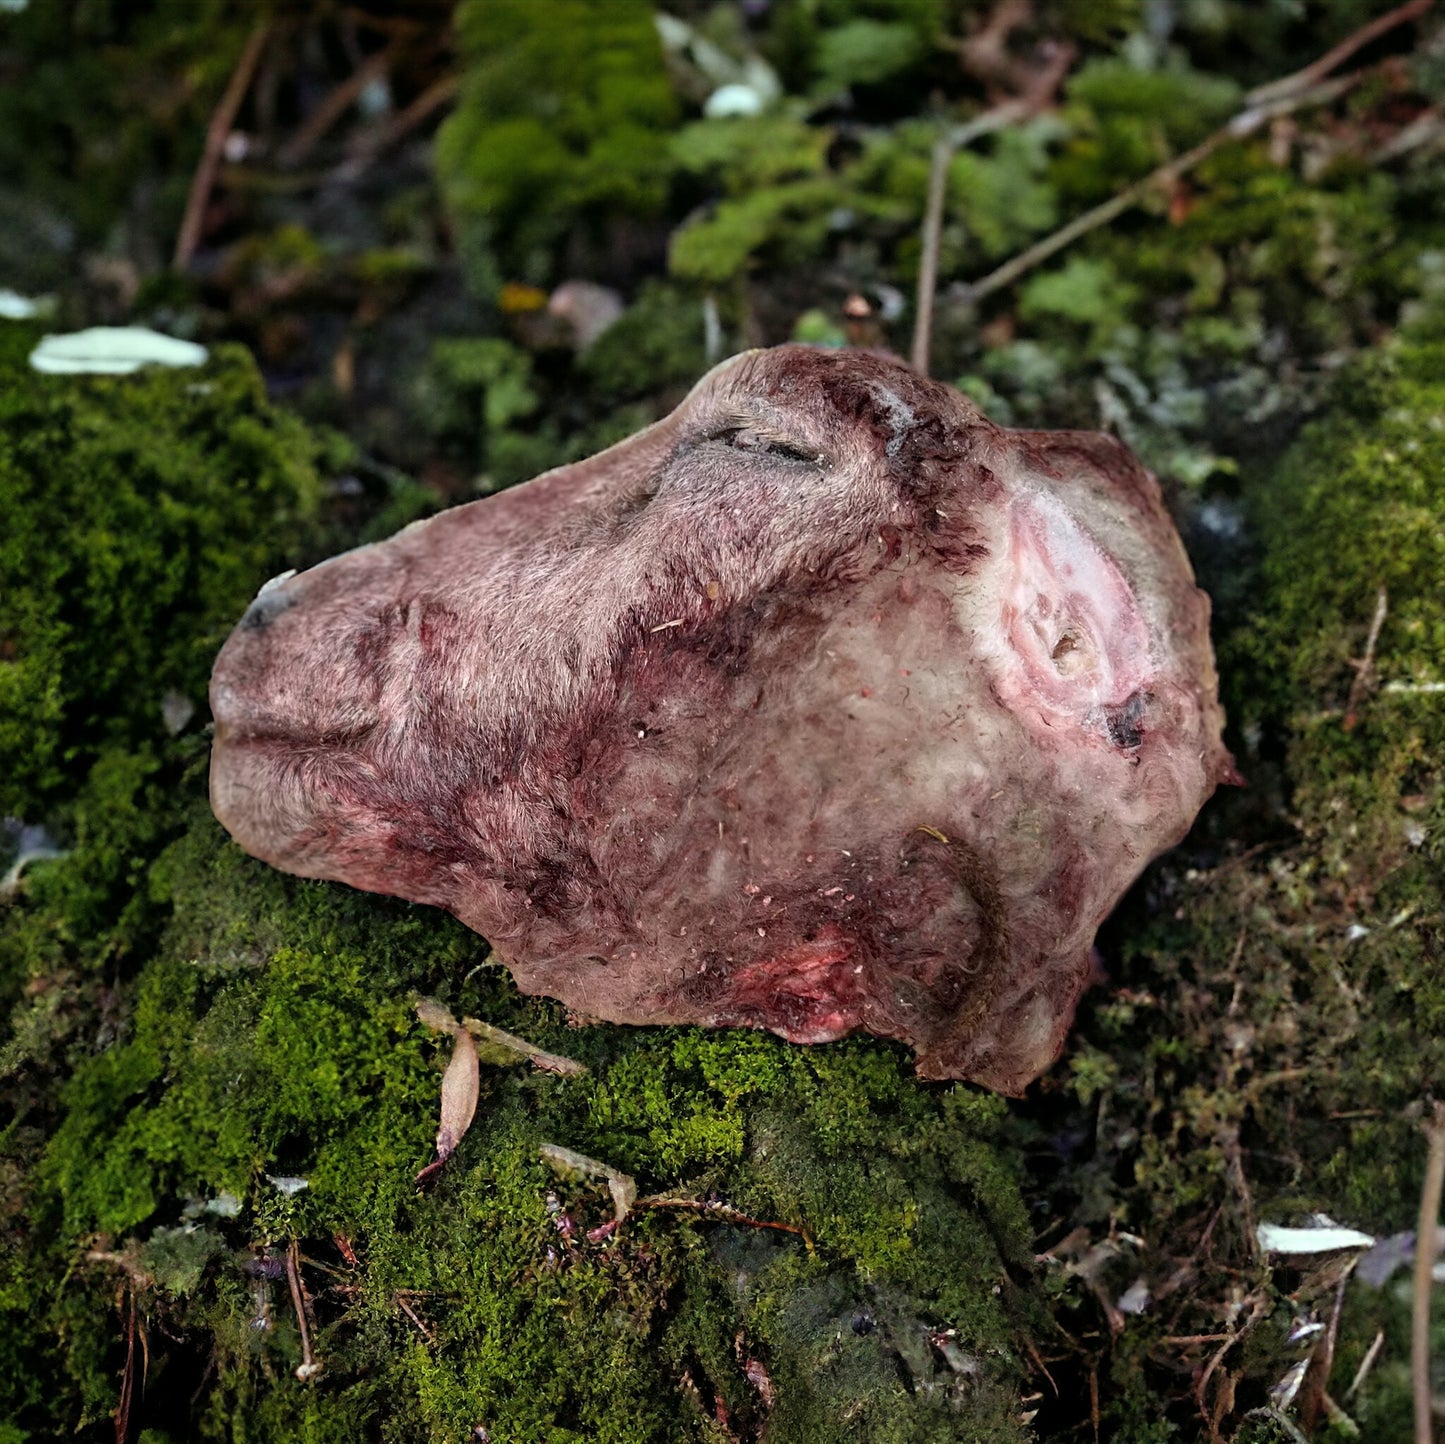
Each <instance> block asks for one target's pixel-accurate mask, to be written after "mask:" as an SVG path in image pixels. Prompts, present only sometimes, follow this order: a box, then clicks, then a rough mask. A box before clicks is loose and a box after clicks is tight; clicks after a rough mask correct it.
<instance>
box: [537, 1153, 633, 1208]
mask: <svg viewBox="0 0 1445 1444" xmlns="http://www.w3.org/2000/svg"><path fill="white" fill-rule="evenodd" d="M538 1152H539V1153H540V1154H541V1158H542V1162H543V1163H547V1164H550V1165H551V1166H552V1167H553V1168H554V1169H555V1170H556V1171H557V1172H558V1173H561V1174H568V1173H580V1174H581V1175H582V1176H583V1177H584V1178H601V1179H605V1180H606V1182H607V1191H608V1193H610V1194H611V1195H612V1207H613V1209H614V1210H615V1212H616V1214H617V1222H618V1223H619V1224H620V1223H623V1222H624V1221H625V1220H626V1218H627V1215H628V1214H629V1213H630V1212H631V1211H632V1205H633V1204H634V1203H636V1202H637V1183H636V1180H635V1179H634V1178H633V1177H632V1175H631V1174H629V1173H623V1172H622V1170H621V1169H620V1168H613V1167H612V1166H611V1164H607V1163H601V1162H599V1161H598V1160H597V1159H595V1158H588V1157H587V1155H586V1154H585V1153H578V1152H576V1151H575V1150H573V1149H571V1148H564V1147H563V1146H562V1145H561V1144H560V1143H544V1144H543V1145H542V1146H541V1148H540V1149H539V1150H538Z"/></svg>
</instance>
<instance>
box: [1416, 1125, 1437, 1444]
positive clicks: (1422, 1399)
mask: <svg viewBox="0 0 1445 1444" xmlns="http://www.w3.org/2000/svg"><path fill="white" fill-rule="evenodd" d="M1425 1137H1426V1139H1427V1141H1428V1143H1429V1148H1430V1151H1429V1153H1428V1154H1427V1156H1426V1159H1425V1186H1424V1187H1423V1188H1422V1189H1421V1190H1420V1222H1419V1224H1418V1225H1417V1227H1416V1229H1415V1305H1414V1309H1413V1311H1412V1316H1411V1329H1410V1374H1411V1378H1412V1380H1413V1381H1414V1391H1415V1444H1433V1440H1434V1438H1435V1426H1434V1420H1433V1418H1432V1409H1431V1404H1430V1294H1431V1289H1432V1285H1433V1284H1434V1270H1435V1259H1436V1256H1437V1255H1438V1254H1439V1252H1440V1236H1439V1228H1440V1193H1441V1189H1442V1188H1445V1104H1441V1103H1436V1104H1435V1105H1434V1107H1433V1110H1432V1113H1431V1117H1430V1121H1429V1122H1428V1123H1426V1125H1425Z"/></svg>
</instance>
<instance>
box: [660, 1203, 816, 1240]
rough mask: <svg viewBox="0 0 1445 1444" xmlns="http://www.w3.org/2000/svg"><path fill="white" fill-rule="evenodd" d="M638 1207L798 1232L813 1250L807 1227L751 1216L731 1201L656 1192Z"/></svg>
mask: <svg viewBox="0 0 1445 1444" xmlns="http://www.w3.org/2000/svg"><path fill="white" fill-rule="evenodd" d="M637 1207H638V1208H639V1209H643V1208H684V1209H687V1210H688V1211H689V1212H690V1213H706V1214H710V1215H712V1217H714V1218H721V1219H726V1220H727V1222H728V1223H736V1224H741V1225H742V1226H743V1227H744V1228H773V1229H777V1230H778V1231H779V1232H780V1233H791V1234H796V1235H797V1236H798V1237H799V1238H800V1239H802V1240H803V1242H804V1243H805V1244H806V1245H807V1248H808V1252H809V1253H812V1251H813V1236H812V1234H810V1233H809V1232H808V1230H807V1229H805V1228H801V1227H799V1226H798V1225H797V1224H795V1223H774V1222H771V1221H770V1220H768V1219H765V1218H751V1217H749V1215H747V1214H745V1213H744V1212H743V1211H742V1210H741V1209H737V1208H734V1207H733V1206H732V1204H730V1203H708V1202H706V1201H705V1200H703V1199H701V1198H671V1197H668V1196H667V1195H665V1194H654V1195H653V1197H651V1198H639V1199H638V1200H637Z"/></svg>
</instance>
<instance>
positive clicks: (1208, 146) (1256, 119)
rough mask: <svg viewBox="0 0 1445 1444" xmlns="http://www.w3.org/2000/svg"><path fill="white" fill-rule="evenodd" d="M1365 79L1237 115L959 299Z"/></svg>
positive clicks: (1003, 280) (988, 288) (1002, 282)
mask: <svg viewBox="0 0 1445 1444" xmlns="http://www.w3.org/2000/svg"><path fill="white" fill-rule="evenodd" d="M1364 75H1365V72H1357V73H1355V74H1352V75H1346V76H1341V77H1340V79H1338V80H1332V81H1327V82H1326V83H1325V84H1323V85H1319V86H1316V87H1315V88H1314V89H1313V90H1309V91H1305V92H1303V93H1302V94H1300V95H1295V96H1290V97H1288V98H1286V99H1284V100H1281V101H1277V102H1271V103H1269V104H1266V105H1261V106H1252V107H1250V108H1249V109H1247V110H1242V111H1240V113H1239V114H1238V115H1236V116H1235V117H1234V119H1233V120H1231V121H1230V122H1229V123H1228V124H1227V125H1223V126H1221V127H1220V128H1219V129H1218V130H1216V131H1215V132H1214V134H1213V135H1211V136H1208V137H1206V138H1205V139H1204V140H1202V141H1200V142H1199V144H1198V145H1196V146H1195V147H1194V148H1193V149H1192V150H1187V151H1185V152H1184V154H1183V155H1179V156H1175V157H1174V159H1173V160H1168V161H1165V162H1164V164H1163V165H1161V166H1158V167H1156V168H1155V169H1154V170H1152V171H1150V172H1149V174H1148V175H1146V176H1144V177H1143V178H1142V179H1141V180H1137V181H1135V182H1134V183H1133V184H1132V185H1128V186H1125V187H1124V189H1123V190H1121V191H1120V192H1119V193H1118V194H1117V195H1114V196H1111V197H1110V198H1109V199H1108V200H1106V201H1102V202H1101V203H1100V204H1099V205H1097V206H1095V207H1094V208H1093V210H1091V211H1085V212H1084V214H1083V215H1081V216H1076V217H1075V218H1074V219H1073V220H1071V221H1070V222H1069V223H1068V224H1067V225H1066V226H1062V227H1060V228H1059V229H1058V230H1057V231H1055V232H1054V233H1053V235H1051V236H1045V237H1044V238H1043V240H1041V241H1036V242H1035V243H1034V244H1033V245H1032V246H1029V247H1028V248H1027V249H1026V250H1023V251H1020V252H1019V254H1018V255H1017V256H1015V257H1014V258H1013V259H1012V260H1011V261H1005V262H1004V263H1003V265H1001V266H999V267H998V268H997V269H996V270H993V271H990V272H989V273H988V275H986V276H984V277H983V278H982V279H981V280H978V281H973V282H971V283H965V284H964V285H962V286H960V287H959V288H958V295H959V297H960V299H962V300H964V301H966V302H968V303H969V304H975V303H977V302H979V301H981V300H982V299H983V298H984V297H985V296H991V295H992V294H993V293H994V292H995V291H1000V290H1002V289H1003V288H1004V287H1005V286H1009V285H1012V284H1013V282H1015V281H1016V280H1018V278H1019V277H1020V276H1022V275H1025V274H1027V273H1028V272H1029V271H1032V270H1033V269H1034V268H1035V267H1036V266H1039V265H1042V264H1043V262H1045V261H1047V260H1049V259H1050V257H1052V256H1055V255H1057V254H1058V253H1059V252H1060V251H1062V250H1063V249H1064V248H1065V247H1066V246H1071V245H1072V244H1073V243H1074V242H1075V241H1077V240H1078V239H1079V237H1080V236H1086V235H1088V234H1089V232H1090V231H1096V230H1098V229H1099V227H1100V226H1103V225H1107V224H1108V223H1109V222H1110V221H1112V220H1113V219H1114V218H1115V217H1116V216H1120V215H1122V214H1123V213H1124V212H1125V211H1127V210H1129V209H1130V208H1131V207H1133V206H1135V205H1137V204H1138V203H1139V202H1140V201H1141V200H1143V198H1144V197H1145V196H1146V195H1148V194H1149V192H1150V191H1152V190H1153V189H1155V187H1157V186H1159V185H1162V184H1163V183H1164V182H1166V181H1175V180H1178V179H1179V177H1180V176H1182V175H1184V174H1185V173H1186V172H1188V171H1191V170H1193V169H1194V168H1195V167H1196V166H1197V165H1199V163H1200V162H1201V161H1203V160H1206V159H1208V157H1209V156H1211V155H1213V154H1214V152H1215V151H1216V150H1218V149H1219V147H1220V146H1222V145H1224V144H1225V143H1226V142H1227V141H1231V140H1242V139H1244V138H1245V137H1246V136H1249V135H1253V134H1254V132H1255V131H1257V130H1258V129H1259V128H1260V127H1261V126H1262V125H1264V124H1265V122H1266V121H1269V120H1273V119H1274V118H1275V117H1276V116H1279V115H1289V114H1292V113H1293V112H1294V111H1297V110H1304V109H1305V108H1306V107H1308V106H1311V105H1327V104H1328V103H1329V102H1330V101H1332V100H1336V99H1338V98H1339V97H1340V96H1341V95H1343V94H1344V93H1345V91H1347V90H1349V89H1351V88H1352V87H1353V86H1355V85H1358V84H1359V82H1360V81H1361V80H1362V79H1363V78H1364Z"/></svg>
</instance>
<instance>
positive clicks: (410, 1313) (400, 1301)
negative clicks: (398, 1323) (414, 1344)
mask: <svg viewBox="0 0 1445 1444" xmlns="http://www.w3.org/2000/svg"><path fill="white" fill-rule="evenodd" d="M396 1306H397V1307H398V1308H399V1309H400V1310H401V1311H402V1313H404V1314H405V1315H406V1316H407V1318H409V1319H410V1320H411V1321H412V1323H414V1324H415V1325H416V1327H417V1332H418V1333H419V1334H420V1335H421V1336H422V1338H424V1339H425V1340H426V1341H427V1343H429V1344H430V1345H431V1346H432V1347H433V1348H435V1347H436V1341H437V1336H436V1334H434V1333H433V1332H432V1330H431V1329H429V1328H428V1327H427V1326H426V1325H425V1324H424V1323H422V1321H421V1317H420V1315H418V1313H417V1311H416V1310H415V1309H414V1308H412V1306H411V1305H410V1304H409V1303H407V1301H406V1300H405V1299H404V1298H403V1297H402V1296H401V1294H400V1293H398V1294H397V1295H396Z"/></svg>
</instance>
